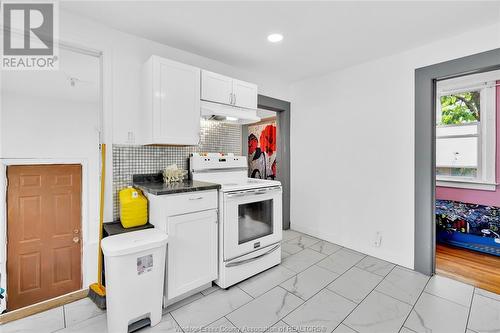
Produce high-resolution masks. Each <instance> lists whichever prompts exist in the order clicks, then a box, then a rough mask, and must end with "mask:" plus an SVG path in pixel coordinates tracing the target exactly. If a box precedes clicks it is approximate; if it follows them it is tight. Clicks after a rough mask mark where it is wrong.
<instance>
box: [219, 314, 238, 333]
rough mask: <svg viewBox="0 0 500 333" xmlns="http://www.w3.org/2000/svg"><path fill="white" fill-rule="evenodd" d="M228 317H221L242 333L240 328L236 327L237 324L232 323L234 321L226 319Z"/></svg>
mask: <svg viewBox="0 0 500 333" xmlns="http://www.w3.org/2000/svg"><path fill="white" fill-rule="evenodd" d="M226 316H227V315H225V316H223V317H221V318H226V319H227V321H228V322H230V323H231V325H233V326H234V327H235V328H236V329H237V330H238V332H241V330H240V328H239V327H238V326H236V325H235V324H234V323H233V322H232V321H231V320H230V319H229V318H228V317H226ZM219 319H220V318H219ZM219 319H217V320H219Z"/></svg>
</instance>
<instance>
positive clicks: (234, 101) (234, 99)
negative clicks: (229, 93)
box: [233, 94, 236, 105]
mask: <svg viewBox="0 0 500 333" xmlns="http://www.w3.org/2000/svg"><path fill="white" fill-rule="evenodd" d="M233 96H234V98H233V105H236V94H233Z"/></svg>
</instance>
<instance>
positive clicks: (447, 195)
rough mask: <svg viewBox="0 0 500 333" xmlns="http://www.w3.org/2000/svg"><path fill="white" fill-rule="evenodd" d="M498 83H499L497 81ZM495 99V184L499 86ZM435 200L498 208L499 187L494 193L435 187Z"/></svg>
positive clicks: (499, 170) (499, 157) (499, 153)
mask: <svg viewBox="0 0 500 333" xmlns="http://www.w3.org/2000/svg"><path fill="white" fill-rule="evenodd" d="M497 83H500V81H497ZM496 97H497V110H496V111H497V114H496V122H497V124H496V127H497V131H496V132H497V133H496V134H497V135H496V139H497V145H496V161H497V162H496V178H497V184H498V183H500V135H499V131H500V86H499V87H496ZM436 198H437V199H443V200H454V201H461V202H466V203H475V204H480V205H487V206H497V207H500V187H499V186H497V189H496V191H479V190H466V189H458V188H451V187H441V186H437V187H436Z"/></svg>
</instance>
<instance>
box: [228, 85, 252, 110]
mask: <svg viewBox="0 0 500 333" xmlns="http://www.w3.org/2000/svg"><path fill="white" fill-rule="evenodd" d="M233 105H234V106H239V107H242V108H248V109H257V85H256V84H253V83H249V82H245V81H241V80H233Z"/></svg>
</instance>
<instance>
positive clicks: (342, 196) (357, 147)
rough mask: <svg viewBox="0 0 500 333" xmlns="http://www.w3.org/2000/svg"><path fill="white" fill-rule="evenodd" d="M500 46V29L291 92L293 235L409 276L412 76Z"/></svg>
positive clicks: (421, 49) (380, 61) (429, 47)
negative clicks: (317, 240)
mask: <svg viewBox="0 0 500 333" xmlns="http://www.w3.org/2000/svg"><path fill="white" fill-rule="evenodd" d="M498 47H500V24H499V25H495V26H490V27H486V28H484V29H481V30H479V31H471V32H469V33H466V34H463V35H460V36H457V37H455V38H450V39H447V40H443V41H440V42H436V43H432V44H429V45H426V46H423V47H419V48H416V49H413V50H410V51H407V52H404V53H400V54H396V55H393V56H390V57H386V58H382V59H378V60H374V61H371V62H367V63H364V64H361V65H357V66H354V67H351V68H347V69H344V70H341V71H337V72H333V73H329V74H326V75H324V76H321V77H315V78H311V79H307V80H304V81H301V82H297V83H295V84H293V86H292V89H291V95H292V96H293V98H292V112H291V226H292V228H294V229H297V230H299V231H303V232H306V233H309V234H311V235H314V236H317V237H321V238H324V239H327V240H329V241H332V242H335V243H339V244H341V245H344V246H347V247H350V248H353V249H355V250H358V251H360V252H363V253H367V254H370V255H373V256H376V257H379V258H382V259H385V260H388V261H391V262H394V263H397V264H400V265H403V266H406V267H410V268H413V259H414V258H413V255H414V241H413V237H414V184H413V181H414V71H415V69H416V68H419V67H423V66H426V65H430V64H434V63H438V62H442V61H447V60H451V59H454V58H459V57H462V56H466V55H470V54H474V53H478V52H482V51H486V50H490V49H494V48H498ZM377 231H378V232H380V233H381V234H382V237H383V240H382V245H381V246H380V247H378V248H377V247H374V246H373V245H372V243H373V241H374V239H375V234H376V232H377Z"/></svg>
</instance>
